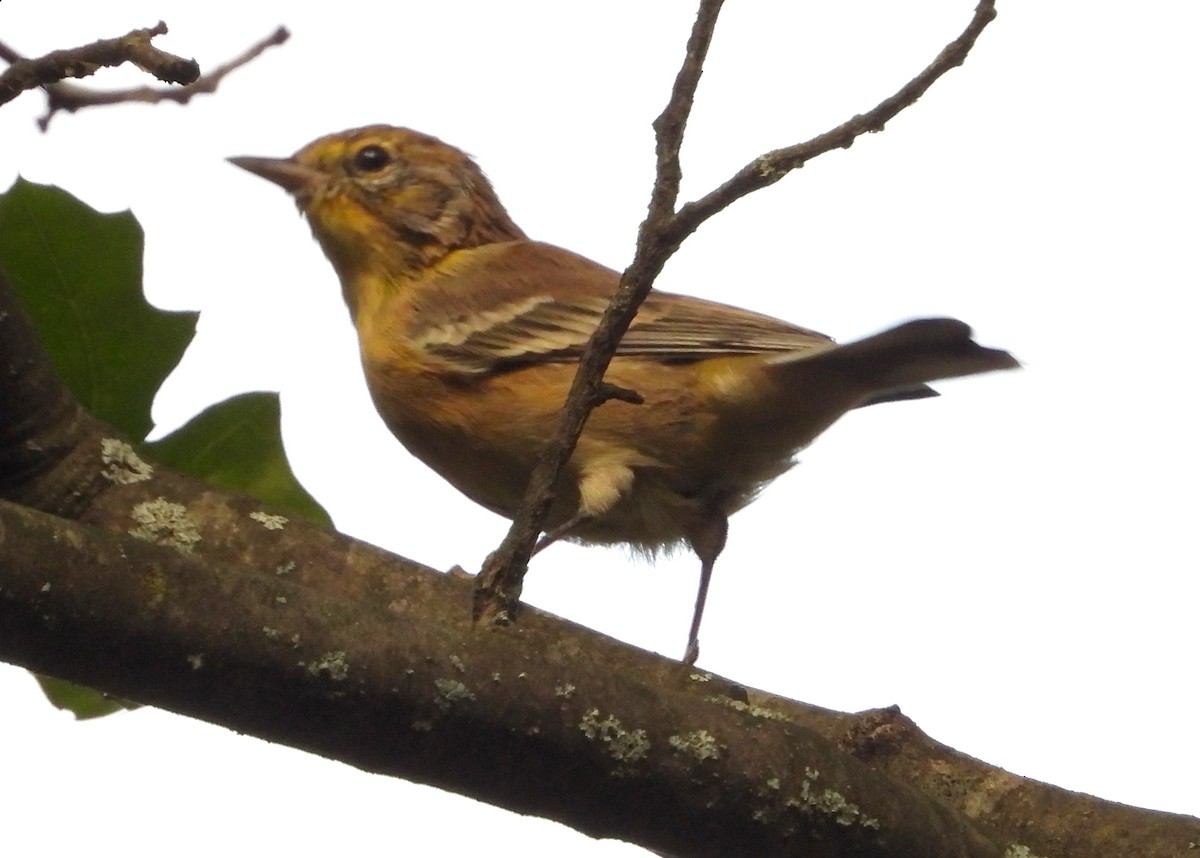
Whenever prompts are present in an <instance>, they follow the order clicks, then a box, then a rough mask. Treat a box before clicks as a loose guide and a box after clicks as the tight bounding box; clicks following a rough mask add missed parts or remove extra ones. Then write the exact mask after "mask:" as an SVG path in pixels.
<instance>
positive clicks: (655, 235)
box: [474, 0, 996, 623]
mask: <svg viewBox="0 0 1200 858" xmlns="http://www.w3.org/2000/svg"><path fill="white" fill-rule="evenodd" d="M722 2H723V0H701V3H700V9H699V12H698V14H697V17H696V22H695V24H694V25H693V27H692V33H691V37H690V38H689V40H688V46H687V55H686V56H685V58H684V61H683V65H682V66H681V67H680V70H679V74H678V75H677V76H676V78H675V85H674V88H673V89H672V92H671V98H670V100H669V101H668V102H667V106H666V108H665V109H664V110H663V112H662V114H661V115H660V116H659V117H658V118H657V119H656V120H655V122H654V131H655V137H656V145H655V152H656V162H657V165H656V166H657V169H656V176H655V182H654V189H653V190H652V191H651V195H650V206H649V214H648V215H647V217H646V219H645V220H644V221H643V222H642V225H641V227H640V228H639V230H638V239H637V252H636V254H635V256H634V259H633V262H632V263H630V265H629V267H628V268H627V269H625V273H624V274H623V275H622V276H621V286H620V289H619V290H618V291H617V294H616V295H615V296H613V300H612V303H611V304H610V305H609V307H608V309H607V310H606V311H605V313H604V316H603V318H602V319H601V321H600V325H599V327H597V329H596V331H595V332H594V333H593V334H592V337H591V339H590V340H589V341H588V344H587V347H586V348H585V349H584V351H583V355H582V356H581V357H580V360H579V369H578V371H577V372H576V374H575V380H574V382H573V383H572V385H571V392H570V394H569V395H568V397H567V401H566V404H565V405H564V406H563V410H562V412H561V413H560V416H559V422H558V426H557V428H556V430H555V433H554V436H553V437H552V438H551V440H550V441H549V442H548V443H547V444H546V446H545V447H544V448H543V450H542V453H541V455H540V457H539V459H538V463H537V466H536V467H535V468H534V471H533V474H532V476H531V478H530V481H529V487H528V489H527V490H526V494H525V499H524V501H523V502H522V504H521V508H520V510H519V511H518V513H517V515H516V517H515V518H514V519H513V524H512V527H511V528H510V529H509V531H508V534H507V535H506V536H505V538H504V541H503V542H501V543H500V546H499V547H498V548H497V549H496V551H494V552H493V553H492V554H491V556H489V557H488V559H487V561H486V562H485V563H484V566H483V569H482V570H481V571H480V573H479V576H478V578H477V579H476V585H475V606H474V608H475V610H474V613H475V619H476V622H480V623H487V622H492V623H503V622H508V621H509V620H510V619H511V618H512V616H513V615H514V612H515V610H516V608H517V605H518V599H519V597H520V594H521V584H522V581H523V579H524V575H525V569H526V566H527V564H528V562H529V557H530V555H531V553H532V552H533V549H534V546H535V545H536V543H537V539H538V536H539V535H540V534H541V532H542V529H543V527H544V524H545V521H546V517H547V515H548V514H549V512H550V506H551V503H552V502H553V500H554V484H555V481H556V480H557V479H558V475H559V473H561V471H562V469H563V467H564V466H565V465H566V463H567V461H568V460H569V459H570V457H571V453H572V452H573V451H574V449H575V443H576V442H577V441H578V440H579V436H580V434H581V433H582V431H583V426H584V423H585V422H586V421H587V417H588V414H589V413H590V412H591V410H592V408H594V407H595V406H596V404H597V403H598V402H601V401H603V397H602V396H601V394H600V390H601V385H602V379H603V376H604V372H605V370H606V369H608V364H609V362H610V361H611V360H612V356H613V354H614V353H615V351H616V348H617V344H618V343H619V342H620V339H621V337H622V336H623V335H624V333H625V331H626V329H628V327H629V325H630V323H631V322H632V321H633V317H634V315H635V314H636V313H637V308H638V307H639V306H640V305H641V303H642V301H644V300H645V298H646V296H647V295H648V294H649V293H650V288H651V286H652V285H653V283H654V279H655V278H656V277H657V276H658V274H659V272H660V271H661V270H662V268H663V265H664V264H666V261H667V259H668V258H670V256H671V254H673V253H674V252H675V251H676V250H677V249H678V248H679V245H680V244H682V243H683V241H684V239H686V238H687V237H688V236H689V235H691V234H692V233H693V232H695V230H696V229H697V227H699V226H700V224H702V223H704V221H706V220H708V219H709V218H710V217H712V216H713V215H715V214H716V213H717V212H719V211H721V210H723V209H724V208H726V207H727V206H729V205H730V204H731V203H733V202H734V201H735V200H738V199H740V198H741V197H744V196H746V195H747V194H749V193H751V192H752V191H756V190H758V189H760V188H764V187H766V186H767V185H771V184H774V183H775V182H777V181H779V180H780V179H782V178H783V177H784V176H785V175H787V173H789V172H791V171H792V170H795V169H796V168H798V167H801V166H803V165H804V164H805V163H806V162H808V161H809V160H811V159H812V158H815V157H816V156H818V155H821V154H823V153H825V152H828V151H830V150H831V149H839V148H841V149H844V148H847V147H849V146H850V145H851V144H852V143H853V142H854V141H855V139H857V138H858V137H859V136H860V135H862V134H865V133H867V132H870V131H881V130H883V127H884V125H885V124H886V123H887V122H888V121H889V120H891V119H892V117H894V116H895V115H896V114H898V113H899V112H900V111H901V110H903V109H904V108H906V107H908V106H910V105H912V104H913V103H914V102H916V100H917V99H918V98H920V97H921V95H923V94H924V93H925V91H926V90H928V89H929V87H930V86H932V85H933V83H934V81H936V80H937V79H938V78H940V77H941V76H942V75H944V74H945V73H946V72H948V71H949V70H950V69H952V68H954V67H955V66H958V65H961V64H962V63H963V61H964V60H965V59H966V57H967V54H968V53H969V52H970V50H971V48H972V47H973V46H974V44H975V40H976V39H977V38H978V37H979V34H980V33H981V32H983V29H984V28H985V27H986V26H987V25H988V24H989V23H990V22H991V21H992V19H994V18H995V17H996V8H995V0H981V2H980V3H979V5H978V6H976V8H975V13H974V15H973V17H972V18H971V21H970V23H969V24H968V25H967V28H966V29H965V30H964V31H963V32H962V34H961V35H960V36H959V37H958V38H956V39H955V40H954V41H952V42H950V43H949V44H948V45H946V47H945V48H943V49H942V51H941V53H939V54H938V56H937V57H936V58H935V59H934V61H933V62H932V63H931V64H930V65H929V66H928V67H927V68H926V69H925V70H924V71H922V72H921V73H920V74H919V75H917V76H916V77H915V78H913V79H912V80H911V81H909V82H908V83H907V84H905V85H904V86H903V87H901V88H900V89H899V90H898V91H897V92H896V93H895V94H894V95H892V96H890V97H889V98H886V99H884V100H883V101H882V102H880V103H879V104H878V105H876V106H875V107H873V108H872V109H871V110H869V111H867V112H866V113H864V114H861V115H858V116H855V117H853V118H852V119H850V120H848V121H847V122H844V123H842V124H841V125H839V126H837V127H836V128H833V129H831V130H830V131H827V132H825V133H824V134H821V135H818V136H817V137H814V138H812V139H811V140H808V141H807V142H804V143H799V144H796V145H794V146H789V147H786V148H783V149H776V150H775V151H773V152H768V153H766V154H764V155H760V156H759V157H758V158H755V159H754V160H753V161H751V162H750V163H749V164H747V165H746V166H745V167H743V168H742V169H741V170H739V171H738V172H737V173H736V174H734V175H733V176H732V177H731V178H730V179H729V180H728V181H726V182H725V183H723V184H722V185H720V186H719V187H717V188H715V189H714V190H712V191H710V192H709V193H708V194H705V195H704V196H703V197H701V198H700V199H698V200H695V201H693V202H689V203H685V204H684V205H683V206H682V207H680V208H678V209H677V208H676V202H677V200H678V195H679V183H680V179H681V177H682V170H681V168H680V164H679V150H680V147H681V145H682V143H683V135H684V129H685V128H686V126H687V120H688V117H689V115H690V113H691V108H692V102H693V100H694V98H695V94H696V86H697V85H698V83H699V81H700V75H701V73H702V72H703V68H704V59H705V56H706V54H707V52H708V46H709V44H710V42H711V41H712V34H713V31H714V29H715V27H716V23H717V15H718V13H719V12H720V10H721V4H722Z"/></svg>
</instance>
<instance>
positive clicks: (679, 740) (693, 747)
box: [667, 730, 721, 760]
mask: <svg viewBox="0 0 1200 858" xmlns="http://www.w3.org/2000/svg"><path fill="white" fill-rule="evenodd" d="M667 741H668V742H669V743H670V744H671V747H672V748H675V749H676V750H678V751H683V752H684V753H685V754H691V755H692V756H693V757H695V758H696V759H697V760H715V759H718V758H719V757H720V756H721V748H720V746H719V745H718V744H717V740H716V739H715V738H714V737H713V735H712V734H711V733H709V732H708V731H707V730H696V731H694V732H692V733H682V734H680V735H677V736H671V737H669V738H668V739H667Z"/></svg>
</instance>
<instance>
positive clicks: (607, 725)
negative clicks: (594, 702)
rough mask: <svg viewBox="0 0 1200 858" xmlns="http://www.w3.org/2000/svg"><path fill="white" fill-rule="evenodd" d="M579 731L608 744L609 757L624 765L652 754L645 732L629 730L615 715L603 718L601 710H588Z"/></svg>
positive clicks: (580, 723)
mask: <svg viewBox="0 0 1200 858" xmlns="http://www.w3.org/2000/svg"><path fill="white" fill-rule="evenodd" d="M579 729H580V731H581V732H582V733H583V735H585V736H587V737H588V738H589V739H599V740H600V741H601V742H603V743H604V744H606V745H607V746H608V754H609V756H611V757H612V758H613V759H614V760H620V761H621V762H623V763H632V762H636V761H638V760H640V759H642V758H643V757H645V756H646V754H648V753H649V752H650V740H649V739H648V738H647V737H646V731H645V730H641V729H635V730H628V729H626V728H625V726H624V725H622V724H621V722H620V721H619V720H618V719H617V717H616V716H615V715H609V716H607V717H605V718H601V717H600V710H599V709H591V710H588V712H586V713H585V714H584V716H583V719H582V720H581V721H580V722H579Z"/></svg>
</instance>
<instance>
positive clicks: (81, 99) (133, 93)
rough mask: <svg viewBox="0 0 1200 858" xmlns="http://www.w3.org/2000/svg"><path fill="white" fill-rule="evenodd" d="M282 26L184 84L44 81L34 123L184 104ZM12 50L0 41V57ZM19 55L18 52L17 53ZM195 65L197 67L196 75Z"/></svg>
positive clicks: (282, 35)
mask: <svg viewBox="0 0 1200 858" xmlns="http://www.w3.org/2000/svg"><path fill="white" fill-rule="evenodd" d="M290 35H291V34H290V33H289V32H288V31H287V29H286V28H285V27H279V28H278V29H277V30H275V32H273V33H271V34H270V35H269V36H267V37H266V38H263V39H260V40H259V41H258V42H255V43H254V44H253V45H251V46H250V47H249V48H248V49H247V50H245V51H244V52H242V53H241V54H239V55H238V56H236V57H234V58H233V59H232V60H230V61H229V62H226V63H224V64H222V65H220V66H217V68H215V69H214V70H213V71H211V72H209V73H208V74H206V75H203V76H201V77H197V76H193V77H192V79H191V81H190V82H187V85H186V86H180V87H173V88H159V87H150V86H141V87H132V88H130V89H117V90H92V89H87V88H85V87H80V86H74V85H71V84H67V83H58V82H55V83H49V84H46V85H45V87H44V88H45V90H46V95H47V97H48V103H47V109H46V113H45V115H44V116H42V117H41V118H40V119H38V127H40V128H41V129H42V130H43V131H45V130H46V128H47V127H48V126H49V124H50V120H51V119H53V118H54V114H56V113H58V112H60V111H65V112H67V113H74V112H75V111H77V110H80V109H82V108H85V107H99V106H102V105H109V104H125V103H129V102H141V103H143V104H158V103H160V102H163V101H173V102H176V103H177V104H187V103H188V102H189V101H191V100H192V99H193V98H194V97H195V96H197V95H201V94H210V93H213V92H216V90H217V87H218V86H219V85H220V83H221V82H222V81H223V80H224V79H225V76H226V75H228V74H229V73H230V72H231V71H233V70H235V69H238V68H241V67H242V66H244V65H246V64H247V63H249V62H250V61H252V60H254V59H255V58H256V57H258V56H259V55H260V54H262V53H263V52H264V51H266V50H267V49H268V48H271V47H274V46H276V45H282V44H283V43H284V42H286V41H287V40H288V38H289V37H290ZM14 56H18V55H16V54H14V53H13V52H12V51H11V49H9V48H7V46H5V45H2V44H0V58H2V59H6V60H9V61H10V62H12V59H11V57H14ZM18 59H19V56H18ZM198 74H199V68H198V67H197V75H198Z"/></svg>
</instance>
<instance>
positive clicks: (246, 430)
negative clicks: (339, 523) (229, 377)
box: [145, 392, 330, 524]
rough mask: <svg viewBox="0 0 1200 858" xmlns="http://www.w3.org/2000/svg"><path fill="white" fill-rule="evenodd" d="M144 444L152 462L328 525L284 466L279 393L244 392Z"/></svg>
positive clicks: (311, 499)
mask: <svg viewBox="0 0 1200 858" xmlns="http://www.w3.org/2000/svg"><path fill="white" fill-rule="evenodd" d="M145 446H146V448H147V450H149V452H150V454H151V455H152V456H153V457H154V458H155V459H157V460H158V461H160V462H162V463H163V464H165V465H167V466H168V467H170V468H174V469H175V470H177V471H181V472H182V473H185V474H190V475H192V476H193V477H198V478H199V479H202V480H204V481H205V482H207V483H212V484H213V485H216V486H221V487H223V488H227V489H230V490H231V491H236V492H240V493H242V494H246V495H250V496H251V497H254V498H257V499H259V500H261V501H264V502H265V503H268V504H271V505H272V506H276V507H279V508H280V509H283V510H286V511H288V512H293V513H295V514H297V515H300V516H303V517H304V518H308V519H310V520H313V521H318V522H321V523H323V524H330V519H329V515H328V513H326V512H325V510H324V509H322V508H321V506H320V505H319V504H318V503H317V502H316V501H315V500H313V498H312V495H310V494H309V493H308V492H306V491H305V490H304V488H303V487H302V486H301V485H300V483H299V482H297V481H296V478H295V476H293V474H292V471H291V469H290V468H289V467H288V465H287V457H286V455H285V454H284V451H283V439H282V438H281V437H280V434H279V396H278V394H275V393H261V392H259V393H243V394H241V395H240V396H234V397H231V398H229V399H226V400H225V401H224V402H218V403H217V404H216V405H213V406H210V407H209V408H207V409H205V410H204V411H202V412H201V413H200V414H198V415H197V416H195V417H193V418H192V419H191V420H190V421H189V422H188V423H187V424H186V425H185V426H183V427H182V428H180V429H178V430H177V431H175V432H172V433H171V434H170V435H168V436H166V437H165V438H161V439H159V440H158V441H152V442H150V443H148V444H146V445H145Z"/></svg>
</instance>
